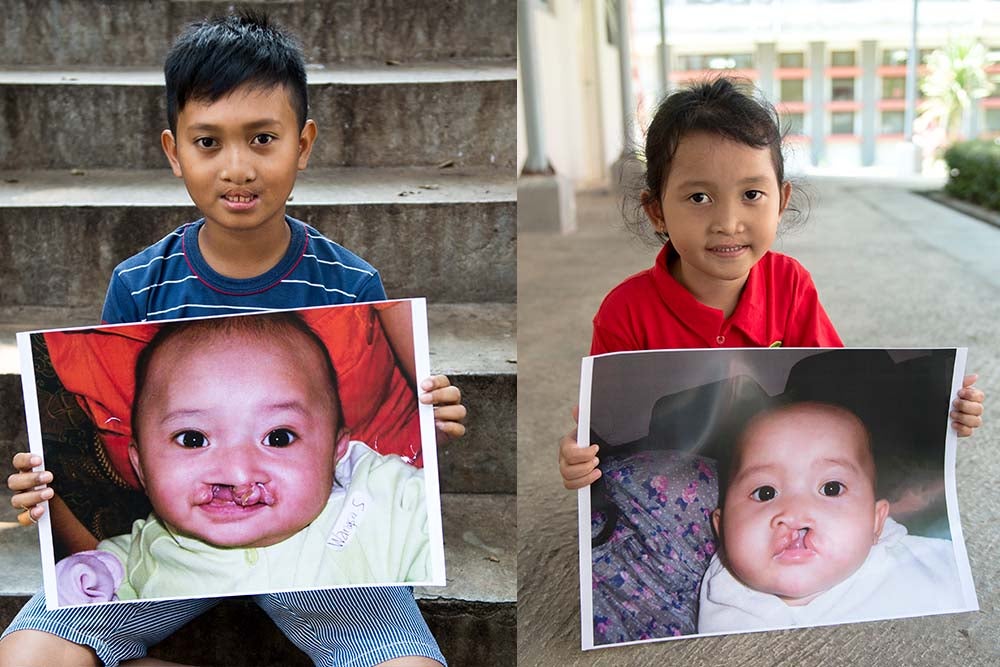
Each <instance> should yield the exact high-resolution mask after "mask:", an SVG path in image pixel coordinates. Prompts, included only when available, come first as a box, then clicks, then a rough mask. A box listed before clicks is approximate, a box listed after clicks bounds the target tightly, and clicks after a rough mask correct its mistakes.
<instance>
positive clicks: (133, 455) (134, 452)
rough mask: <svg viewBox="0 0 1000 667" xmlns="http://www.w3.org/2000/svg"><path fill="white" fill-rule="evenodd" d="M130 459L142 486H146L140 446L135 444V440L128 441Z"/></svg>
mask: <svg viewBox="0 0 1000 667" xmlns="http://www.w3.org/2000/svg"><path fill="white" fill-rule="evenodd" d="M128 460H129V463H131V464H132V470H134V471H135V476H136V477H138V478H139V483H140V484H142V488H146V477H145V476H144V475H143V474H142V464H141V463H139V448H138V447H136V446H135V440H132V441H131V442H129V443H128Z"/></svg>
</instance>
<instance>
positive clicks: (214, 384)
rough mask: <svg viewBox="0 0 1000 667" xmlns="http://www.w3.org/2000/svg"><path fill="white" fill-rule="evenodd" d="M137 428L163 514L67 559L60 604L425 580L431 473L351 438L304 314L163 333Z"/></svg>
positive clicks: (142, 379)
mask: <svg viewBox="0 0 1000 667" xmlns="http://www.w3.org/2000/svg"><path fill="white" fill-rule="evenodd" d="M376 380H377V379H376ZM132 433H133V442H132V444H131V445H130V447H129V459H130V461H131V463H132V466H133V468H134V469H135V472H136V474H137V475H138V477H139V479H140V481H141V483H142V486H143V488H144V489H145V491H146V493H147V495H148V496H149V500H150V503H151V505H152V507H153V513H152V514H150V515H149V517H148V518H146V519H140V520H137V521H136V522H135V523H134V524H133V526H132V532H131V533H129V534H126V535H119V536H116V537H112V538H110V539H107V540H103V541H102V542H100V543H99V544H98V549H97V550H96V551H89V552H83V553H78V554H74V555H73V556H70V557H68V558H65V559H63V560H61V561H60V562H59V563H58V564H57V565H56V573H57V579H58V588H59V597H60V604H63V605H67V604H87V603H92V602H104V601H109V600H114V599H119V600H129V599H140V598H159V597H185V596H197V595H205V594H206V593H207V594H231V593H244V592H257V591H263V590H275V589H295V588H299V589H302V588H324V587H331V586H344V585H360V584H364V585H370V584H386V583H406V582H420V581H426V580H427V579H428V577H429V570H430V566H429V553H430V547H429V538H428V529H427V510H426V504H425V487H424V477H423V472H422V470H420V469H418V468H416V467H414V466H412V465H408V464H407V463H406V462H404V461H403V459H402V458H400V457H399V456H385V455H380V454H378V453H376V452H375V451H373V450H372V449H371V448H369V447H368V446H367V445H366V444H365V443H362V442H357V441H351V440H350V437H349V433H348V430H347V428H346V426H345V424H344V423H343V410H342V409H341V405H340V396H339V393H338V386H337V373H336V370H335V369H334V367H333V363H332V362H331V360H330V355H329V353H328V351H327V349H326V347H325V346H324V344H323V342H322V340H321V339H320V338H319V336H318V335H317V334H316V333H315V332H313V331H312V330H311V329H310V328H309V326H308V325H307V324H306V323H305V322H304V321H303V320H302V319H301V318H300V317H299V316H298V315H296V314H294V313H271V314H266V315H254V316H250V317H229V318H217V319H202V320H189V321H182V322H177V323H170V324H167V325H165V326H164V327H163V328H162V329H160V330H159V331H158V332H157V334H156V335H155V337H154V338H153V339H152V340H151V341H150V343H149V344H148V346H146V348H145V349H144V350H143V352H142V354H141V355H140V356H139V359H138V361H137V364H136V387H135V395H134V399H133V408H132Z"/></svg>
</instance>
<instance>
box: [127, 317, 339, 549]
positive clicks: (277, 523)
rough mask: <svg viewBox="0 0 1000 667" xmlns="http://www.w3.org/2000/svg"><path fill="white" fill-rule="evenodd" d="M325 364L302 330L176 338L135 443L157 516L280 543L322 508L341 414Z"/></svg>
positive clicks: (215, 537)
mask: <svg viewBox="0 0 1000 667" xmlns="http://www.w3.org/2000/svg"><path fill="white" fill-rule="evenodd" d="M324 368H325V363H324V360H323V358H322V355H321V353H320V352H319V350H316V349H315V348H314V346H313V345H310V344H308V343H306V341H305V337H304V336H298V335H295V334H291V335H287V336H285V337H284V338H283V339H282V338H279V337H278V334H275V337H274V338H273V339H271V338H265V339H255V338H252V337H248V336H245V335H240V336H229V337H228V338H226V339H222V338H221V337H220V338H215V339H212V338H210V339H208V340H207V341H205V340H202V341H199V342H198V343H197V344H194V343H192V344H188V343H187V342H186V341H185V340H184V339H183V334H181V335H180V336H179V338H178V339H174V340H168V341H167V342H166V343H165V344H164V345H163V347H162V348H160V349H158V350H157V351H156V352H155V353H154V355H153V357H152V359H151V360H150V365H149V368H148V373H147V376H146V383H145V387H144V390H143V397H142V409H141V411H140V413H139V415H138V419H137V424H136V425H137V438H138V440H139V442H138V444H137V446H134V447H132V448H131V449H130V452H129V454H130V456H131V458H132V464H133V466H135V468H136V471H137V473H138V474H139V478H140V479H141V480H142V482H143V485H144V486H145V488H146V493H147V494H148V495H149V499H150V502H151V503H152V505H153V509H154V510H155V511H156V513H157V515H158V516H159V517H160V518H161V519H162V520H163V521H165V522H167V523H168V524H170V525H171V526H173V527H174V528H176V529H177V530H179V531H180V532H181V533H184V534H187V535H191V536H193V537H197V538H199V539H201V540H203V541H205V542H209V543H211V544H215V545H218V546H226V547H228V546H244V547H261V546H267V545H270V544H275V543H277V542H280V541H281V540H284V539H286V538H288V537H290V536H291V535H293V534H294V533H296V532H298V531H299V530H301V529H302V528H304V527H305V526H307V525H308V524H309V523H311V522H312V521H313V520H314V519H315V518H316V517H317V516H319V514H320V512H322V510H323V508H324V506H325V504H326V501H327V498H328V497H329V495H330V490H331V488H332V486H333V471H334V465H335V447H336V444H337V439H338V438H337V435H338V434H337V424H338V423H339V420H340V416H339V415H338V414H336V408H335V403H334V401H333V398H332V397H331V392H330V387H329V384H328V382H327V381H326V377H325V376H324V372H323V369H324Z"/></svg>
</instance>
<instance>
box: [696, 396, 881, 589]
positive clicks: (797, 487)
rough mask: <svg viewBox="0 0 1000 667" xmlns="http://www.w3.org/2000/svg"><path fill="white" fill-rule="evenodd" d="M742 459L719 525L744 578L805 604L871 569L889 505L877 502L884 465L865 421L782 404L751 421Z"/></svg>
mask: <svg viewBox="0 0 1000 667" xmlns="http://www.w3.org/2000/svg"><path fill="white" fill-rule="evenodd" d="M736 456H737V457H738V462H735V463H736V465H735V469H734V470H733V472H732V475H731V476H730V483H729V486H728V488H727V490H726V499H725V505H724V507H723V508H722V510H721V512H720V511H719V510H716V512H715V513H714V514H713V516H712V519H713V523H714V524H715V528H716V532H718V533H719V534H720V535H721V537H722V543H723V547H724V554H725V562H726V565H727V566H728V567H729V569H730V571H731V572H732V573H733V574H734V575H735V576H736V577H737V578H738V579H739V580H741V581H742V582H743V583H744V584H746V585H747V586H749V587H750V588H753V589H754V590H757V591H761V592H764V593H770V594H773V595H776V596H778V597H779V598H781V599H782V600H784V601H785V602H786V603H787V604H789V605H802V604H807V603H808V602H810V601H811V600H812V599H813V598H815V597H816V596H817V595H819V594H820V593H822V592H824V591H826V590H829V589H830V588H831V587H833V586H835V585H836V584H838V583H840V582H841V581H843V580H845V579H846V578H847V577H849V576H850V575H851V574H853V573H854V572H855V571H856V570H857V569H858V568H859V567H861V564H862V563H863V562H864V561H865V558H866V557H867V556H868V551H869V550H870V549H871V546H872V545H873V544H874V543H875V542H877V541H878V536H879V534H880V533H881V530H882V524H883V522H884V521H885V516H886V514H887V512H888V503H887V502H886V501H885V500H880V501H878V502H877V503H876V501H875V491H874V477H875V465H874V462H873V461H872V457H871V453H870V452H869V450H868V445H867V435H866V433H865V431H864V428H863V427H862V425H861V423H860V422H859V421H858V420H857V418H856V417H854V416H853V415H852V414H850V413H848V412H846V411H844V410H841V409H839V408H834V407H832V406H827V405H821V404H799V405H794V406H791V407H787V408H782V409H779V410H776V411H773V412H770V413H767V414H765V415H763V416H760V417H758V418H756V419H754V420H753V421H752V422H751V423H750V425H749V426H748V428H747V430H746V431H745V432H744V434H743V437H742V439H741V441H740V444H739V450H738V452H737V454H736ZM720 523H721V525H720Z"/></svg>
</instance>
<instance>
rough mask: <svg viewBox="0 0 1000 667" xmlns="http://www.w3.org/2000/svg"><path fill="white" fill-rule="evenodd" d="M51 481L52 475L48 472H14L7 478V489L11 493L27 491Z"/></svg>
mask: <svg viewBox="0 0 1000 667" xmlns="http://www.w3.org/2000/svg"><path fill="white" fill-rule="evenodd" d="M51 481H52V473H50V472H49V471H48V470H43V471H42V472H16V473H14V474H13V475H11V476H10V477H8V478H7V488H9V489H10V490H11V491H15V492H16V491H28V490H29V489H33V488H35V487H36V486H40V485H42V484H48V483H49V482H51Z"/></svg>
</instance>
